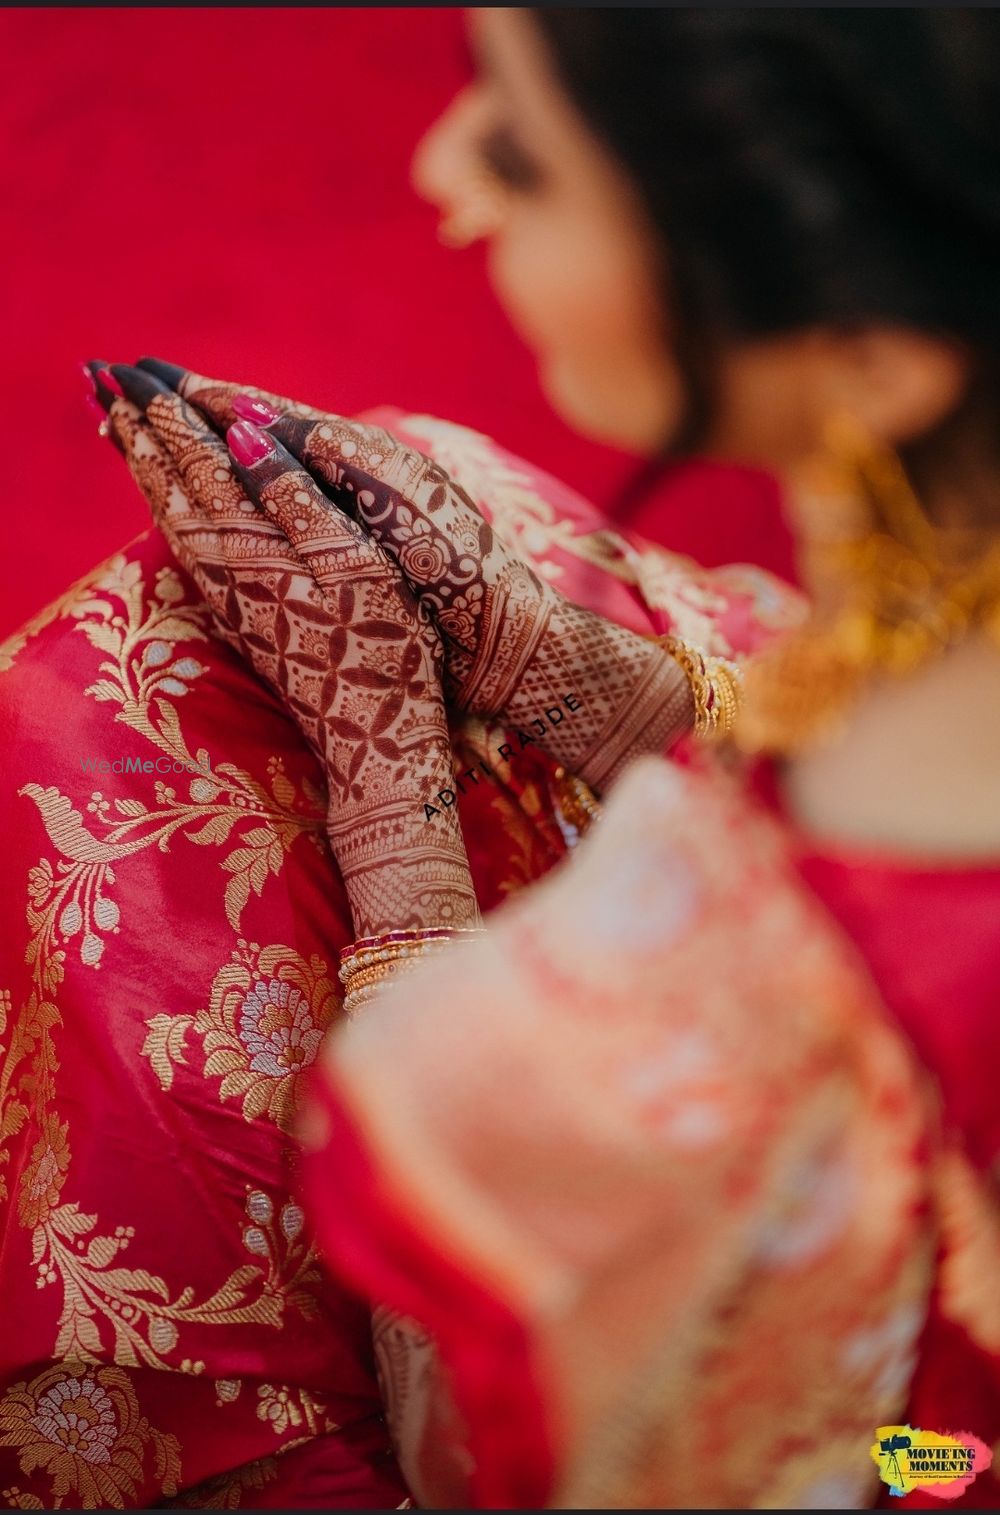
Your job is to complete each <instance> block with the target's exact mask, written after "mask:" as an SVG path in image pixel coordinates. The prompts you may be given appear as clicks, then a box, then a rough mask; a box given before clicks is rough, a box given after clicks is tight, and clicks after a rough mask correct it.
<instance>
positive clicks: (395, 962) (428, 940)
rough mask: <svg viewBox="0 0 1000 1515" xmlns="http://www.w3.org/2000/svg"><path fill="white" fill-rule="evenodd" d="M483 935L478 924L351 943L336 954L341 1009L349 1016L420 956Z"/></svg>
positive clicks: (391, 934) (398, 933) (389, 933)
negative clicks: (338, 967)
mask: <svg viewBox="0 0 1000 1515" xmlns="http://www.w3.org/2000/svg"><path fill="white" fill-rule="evenodd" d="M484 934H485V933H484V931H483V928H482V927H481V926H470V927H456V926H436V927H428V928H425V929H424V930H413V931H386V932H383V933H382V934H381V935H379V936H366V937H361V938H360V939H359V940H358V941H356V942H352V943H351V944H350V946H348V947H345V948H344V949H343V951H342V952H341V954H340V970H339V977H340V981H341V983H342V984H343V986H344V1010H345V1012H346V1013H347V1014H348V1015H350V1014H352V1013H353V1012H354V1011H355V1010H358V1009H360V1007H361V1006H362V1005H366V1004H368V1003H369V1001H370V1000H371V998H372V996H373V995H374V993H375V991H376V990H377V989H378V988H379V987H380V985H382V984H383V983H385V982H386V981H387V980H391V979H393V978H395V977H398V976H400V975H402V974H405V973H407V972H409V971H410V970H411V969H412V968H414V967H415V966H416V964H417V963H418V962H419V961H420V959H421V958H423V957H428V956H430V955H432V954H436V953H437V952H439V951H440V950H441V948H443V947H444V946H446V945H447V944H448V943H449V942H453V941H456V940H459V941H469V940H474V939H476V938H477V937H480V936H483V935H484Z"/></svg>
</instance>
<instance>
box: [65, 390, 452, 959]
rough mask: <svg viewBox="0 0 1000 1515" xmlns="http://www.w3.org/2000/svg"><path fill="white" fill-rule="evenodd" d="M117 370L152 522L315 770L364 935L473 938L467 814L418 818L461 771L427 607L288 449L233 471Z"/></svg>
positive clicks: (202, 425) (155, 397)
mask: <svg viewBox="0 0 1000 1515" xmlns="http://www.w3.org/2000/svg"><path fill="white" fill-rule="evenodd" d="M94 366H95V369H96V368H97V365H94ZM115 373H116V375H117V377H118V379H119V382H120V384H121V386H122V388H123V390H124V392H125V393H124V396H123V397H120V398H114V396H112V394H111V393H110V391H109V390H107V389H106V388H105V387H104V386H103V385H101V384H100V382H99V384H98V393H99V395H100V396H101V398H102V399H103V400H104V401H105V403H106V404H107V406H108V409H109V417H110V424H111V426H112V428H113V429H114V432H115V434H116V436H117V439H118V442H119V444H120V445H121V447H122V450H123V451H124V453H125V457H126V459H127V461H128V464H129V467H130V468H131V470H132V473H133V475H134V477H135V479H136V482H137V483H138V485H139V487H140V489H141V490H142V492H143V493H144V494H145V496H146V498H147V500H148V501H149V503H150V505H151V506H152V510H153V515H154V517H155V519H156V521H157V524H158V525H159V526H160V528H161V530H162V531H163V532H164V535H165V536H166V537H167V540H168V541H169V543H170V545H171V547H172V549H173V551H174V553H175V555H176V556H177V558H178V559H179V560H180V562H181V563H182V564H183V565H184V567H185V568H186V569H187V571H188V572H189V573H190V574H191V576H192V578H193V579H194V581H195V582H196V584H197V585H198V587H199V589H200V591H201V593H202V595H203V596H204V598H205V601H206V602H207V604H208V605H209V607H210V609H211V610H212V612H213V614H214V616H215V618H216V619H217V621H218V622H219V624H220V626H221V627H222V628H223V630H224V631H225V633H226V634H227V635H228V637H229V639H230V640H233V641H235V643H236V645H237V646H238V648H239V650H240V651H241V652H242V653H243V654H244V656H245V657H246V658H247V660H248V661H249V662H250V663H251V665H252V666H253V668H254V669H255V671H256V672H257V674H258V675H259V676H260V677H261V678H262V679H263V680H264V682H265V683H266V684H268V685H269V686H270V687H271V688H272V689H273V690H274V691H275V692H276V693H277V694H278V695H279V697H280V698H281V700H282V701H283V702H284V704H285V705H286V706H287V708H288V709H289V711H290V712H291V714H292V715H293V716H294V718H295V719H296V721H297V722H298V724H299V725H300V726H301V728H302V730H303V732H304V734H305V736H306V737H307V739H308V741H309V742H310V744H311V745H312V747H313V748H314V750H315V751H316V753H317V754H318V756H319V758H320V761H321V762H322V764H323V767H324V771H325V773H326V777H327V783H328V787H329V798H330V804H329V815H328V826H327V829H328V834H329V838H330V844H331V848H332V851H333V854H334V856H335V858H336V861H337V863H338V865H339V867H340V870H341V873H342V876H343V879H344V884H345V887H346V889H347V892H348V897H349V899H350V904H351V910H352V915H353V920H354V927H355V930H356V932H357V933H358V934H359V935H365V934H368V933H374V932H379V931H385V930H390V929H393V928H402V927H418V928H419V927H425V926H440V925H455V926H468V925H472V924H475V923H476V921H477V919H478V911H477V906H476V899H475V893H474V890H473V886H472V880H471V876H470V874H469V868H468V860H467V858H466V854H465V848H464V844H463V841H462V835H461V829H460V826H459V823H458V820H457V817H455V816H449V817H447V824H446V825H443V826H433V827H429V826H427V825H426V822H425V819H424V809H423V806H424V802H425V800H426V797H427V795H428V793H431V794H433V793H436V792H437V791H438V790H439V789H441V788H443V787H445V786H446V785H447V784H448V783H449V782H450V781H451V779H452V775H453V760H452V750H451V743H450V739H449V734H448V727H447V721H446V716H445V708H444V697H443V693H442V690H441V682H440V680H441V666H442V648H441V641H440V637H439V635H438V633H437V631H436V629H435V627H434V625H433V622H432V620H431V618H430V615H429V613H428V610H427V609H426V608H425V607H424V606H423V605H421V603H420V602H419V600H418V599H417V598H416V597H415V596H414V594H413V593H412V591H411V590H410V588H409V586H408V585H407V583H406V581H405V579H404V578H403V577H402V576H401V574H400V572H399V569H398V567H397V565H396V564H395V563H394V562H393V561H392V559H391V558H389V557H388V556H387V555H386V554H385V553H384V552H383V550H382V549H381V547H379V545H378V544H377V543H376V542H375V541H374V540H373V539H372V538H371V536H369V534H368V533H367V532H366V531H364V530H363V529H362V528H361V527H360V526H358V525H357V523H356V522H354V521H353V520H351V519H350V518H349V517H348V516H347V515H346V514H344V513H342V512H339V511H333V510H331V509H330V506H329V502H328V501H327V500H326V499H325V498H324V496H323V494H322V492H321V491H320V489H319V488H318V487H317V485H316V484H315V483H314V481H313V479H312V478H311V477H310V476H309V474H308V473H306V472H305V471H304V470H303V468H302V465H301V463H300V462H299V461H298V460H297V459H296V458H293V457H292V456H290V455H289V454H288V453H287V452H286V451H285V450H284V449H283V448H282V447H281V445H280V443H279V442H277V441H276V440H274V439H270V448H269V451H268V453H267V456H266V457H265V458H262V459H261V460H260V461H258V462H256V463H254V464H253V465H252V466H250V467H241V466H239V465H238V464H237V463H236V462H235V460H234V458H233V457H232V455H231V454H230V452H229V450H228V449H227V447H226V445H225V443H224V442H223V441H222V440H221V439H220V437H219V436H218V435H217V434H216V432H215V431H214V430H213V429H212V427H211V426H209V425H208V424H207V423H206V421H205V420H204V418H203V417H202V416H201V415H200V414H198V412H197V411H195V410H193V409H192V408H191V406H189V405H188V404H186V403H185V402H184V400H182V399H181V398H180V396H179V395H178V394H176V393H175V392H174V391H173V390H172V389H170V388H168V387H167V386H166V385H164V384H163V383H161V382H160V381H158V380H157V379H155V378H153V377H152V376H150V375H149V374H147V373H140V372H138V371H137V370H134V369H129V368H127V367H116V369H115ZM96 376H97V377H98V380H99V374H97V375H96ZM291 534H294V536H295V538H296V542H297V547H296V549H295V550H293V549H292V548H291V547H290V545H289V540H288V538H289V536H290V535H291Z"/></svg>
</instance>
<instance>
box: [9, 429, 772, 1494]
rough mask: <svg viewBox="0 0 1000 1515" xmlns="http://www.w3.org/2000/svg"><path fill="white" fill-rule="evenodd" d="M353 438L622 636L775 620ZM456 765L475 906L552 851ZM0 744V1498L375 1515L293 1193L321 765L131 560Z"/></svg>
mask: <svg viewBox="0 0 1000 1515" xmlns="http://www.w3.org/2000/svg"><path fill="white" fill-rule="evenodd" d="M367 419H370V420H372V421H374V422H376V423H377V424H381V425H385V426H389V427H391V428H392V429H394V430H396V431H398V432H400V433H401V434H402V435H403V436H404V437H405V439H406V440H407V441H410V442H412V443H414V444H415V445H417V446H418V447H421V448H423V450H425V451H427V452H429V453H432V454H433V455H434V456H436V457H437V458H438V459H439V461H441V462H442V463H443V464H444V466H445V467H447V468H448V469H449V470H450V471H451V472H452V473H454V474H455V475H456V476H457V477H458V478H459V479H460V480H461V481H462V482H463V483H464V484H465V485H466V487H467V488H468V489H469V490H470V492H471V493H472V494H473V496H474V498H476V499H477V500H478V501H480V502H482V503H483V504H484V505H486V507H487V508H488V509H489V511H490V514H491V515H492V517H493V518H494V520H495V521H496V523H497V525H498V526H499V527H500V529H501V530H502V532H503V533H504V534H505V536H506V537H507V538H508V540H509V541H510V543H511V545H512V546H514V547H515V548H516V550H518V551H520V552H521V553H522V554H523V555H524V556H526V557H529V558H530V559H531V561H532V562H534V563H536V564H537V565H538V566H539V567H540V569H541V571H542V572H544V573H546V574H547V575H548V576H550V577H551V578H552V580H553V582H554V583H556V584H557V585H558V586H559V587H560V588H561V589H563V590H564V591H565V592H566V593H568V594H569V595H570V596H571V597H572V598H575V599H577V600H580V601H581V602H583V603H585V604H588V605H590V606H592V607H593V608H594V609H597V610H600V611H602V612H603V613H605V614H607V615H608V616H611V617H614V618H616V619H618V620H620V621H622V622H625V623H627V624H629V625H631V626H634V627H635V628H636V629H638V630H647V629H648V630H654V631H659V630H667V629H669V628H671V627H677V628H678V629H679V630H681V631H682V633H683V634H685V635H687V636H689V637H690V638H692V639H693V640H696V641H699V642H702V643H704V644H706V645H711V647H712V648H713V650H717V651H719V652H725V651H727V650H749V649H750V648H752V647H753V646H755V645H757V644H758V642H760V641H761V640H762V639H763V638H765V637H766V636H767V635H769V634H770V633H771V632H772V631H773V630H774V629H775V628H777V627H779V626H781V625H783V624H785V622H786V621H787V620H789V619H790V618H794V615H795V613H796V611H795V606H794V602H793V600H792V599H790V598H789V597H788V596H787V595H786V594H785V593H784V592H783V591H782V590H781V588H780V586H778V585H777V584H776V582H775V581H773V580H770V579H768V577H767V576H766V575H764V574H760V573H758V572H756V571H755V570H753V569H744V568H735V569H732V570H727V571H719V572H712V573H704V574H698V573H697V572H696V571H695V570H694V568H693V565H691V564H689V563H686V562H684V561H682V560H679V559H677V558H674V557H672V556H671V555H669V554H667V553H664V552H661V551H659V550H657V549H653V548H648V547H646V546H644V545H643V544H641V543H638V542H635V541H633V540H632V539H630V538H628V537H626V536H621V535H618V534H616V533H612V532H609V531H607V530H606V529H605V527H604V524H603V523H602V522H601V521H600V520H599V519H598V518H597V516H596V514H595V512H594V511H593V510H592V508H591V507H589V506H587V505H586V504H585V503H584V502H582V501H581V500H579V498H578V497H577V496H575V495H573V494H572V492H571V491H569V490H567V489H565V488H564V487H563V486H561V485H559V484H558V483H557V482H556V481H554V480H552V479H550V478H547V477H546V476H544V475H542V474H540V473H539V472H538V471H537V470H535V469H533V468H531V467H530V466H528V465H527V464H524V463H522V462H521V461H520V460H518V459H516V458H513V457H511V456H510V455H509V454H506V453H503V452H501V451H500V450H499V449H497V448H495V447H494V446H493V445H492V444H491V443H489V442H488V441H486V439H484V438H482V437H479V436H478V435H476V434H474V433H471V432H468V431H465V430H463V429H462V428H459V427H453V426H449V425H447V424H445V423H443V422H438V421H435V420H433V419H432V418H430V417H416V416H410V417H404V416H402V415H401V414H400V413H398V412H393V411H388V410H381V411H378V412H374V413H372V414H371V415H370V416H369V417H367ZM562 693H564V694H572V691H571V690H567V691H563V692H562ZM540 714H542V713H540ZM566 718H568V717H566ZM543 719H544V716H543ZM454 735H455V751H456V768H457V769H458V771H459V772H460V773H461V772H463V771H466V770H468V769H470V768H474V767H475V765H476V764H478V763H479V762H484V763H485V764H486V766H487V767H488V768H490V769H491V770H492V777H490V778H487V777H485V776H484V777H483V779H482V781H481V782H478V783H475V784H474V783H472V782H471V781H468V780H466V781H465V783H464V784H463V786H462V788H463V792H462V793H461V794H460V795H459V797H458V803H459V805H460V807H461V814H462V820H463V827H464V831H465V835H466V838H467V844H468V849H469V853H470V860H471V864H472V869H473V874H474V878H475V883H476V887H477V892H478V895H479V899H480V902H481V904H482V906H483V908H484V909H486V910H489V909H491V908H492V907H493V906H495V905H497V904H498V903H500V902H501V901H502V900H503V899H505V898H506V897H507V896H508V895H510V894H512V893H514V892H515V891H517V890H518V889H519V888H520V887H521V886H522V885H524V884H525V883H527V882H529V881H531V880H533V879H536V878H538V877H540V876H541V875H542V874H544V873H545V872H546V871H547V870H548V869H549V868H550V867H551V866H552V864H553V863H554V862H556V861H558V860H559V859H560V858H561V857H562V855H563V854H564V852H565V850H566V836H567V828H566V826H565V824H564V823H563V822H562V820H561V817H560V814H559V812H558V811H557V808H556V806H555V804H554V801H553V796H552V784H551V777H552V767H551V764H550V763H549V762H548V761H547V760H546V759H544V758H543V757H542V756H541V755H540V753H539V750H538V748H537V746H536V745H533V744H532V743H531V740H530V733H524V737H525V740H524V741H523V743H522V742H521V741H519V740H517V739H516V738H515V740H514V745H513V747H512V748H511V749H510V750H511V751H512V753H513V756H512V757H511V758H509V759H508V758H505V757H503V756H501V755H500V754H499V753H498V746H499V744H500V743H501V742H503V740H504V736H505V734H504V732H502V731H500V730H496V731H493V730H487V729H486V728H484V727H483V726H482V725H480V724H478V723H468V724H467V725H463V726H462V727H461V728H458V729H456V731H455V734H454ZM508 735H509V734H508ZM0 740H2V743H3V751H4V765H3V784H2V786H0V830H2V835H3V837H4V870H3V875H2V883H0V889H2V892H3V905H4V922H5V929H4V932H3V936H2V938H0V1301H2V1307H0V1308H2V1326H0V1502H2V1503H3V1504H5V1505H9V1506H11V1507H14V1508H55V1507H65V1508H90V1509H93V1508H127V1507H137V1506H138V1507H144V1506H146V1507H148V1506H150V1505H170V1504H173V1505H180V1506H184V1507H191V1508H226V1509H236V1508H240V1507H248V1508H266V1507H273V1508H281V1507H289V1506H292V1507H299V1508H305V1507H315V1508H365V1507H370V1508H394V1507H396V1506H399V1505H400V1504H401V1503H402V1502H403V1501H405V1500H406V1499H407V1497H408V1491H407V1489H406V1487H405V1486H404V1483H403V1480H402V1478H401V1476H400V1473H399V1471H398V1469H397V1466H396V1463H395V1460H394V1457H393V1455H392V1452H391V1449H390V1445H389V1439H388V1436H387V1432H386V1426H385V1421H384V1418H383V1415H382V1412H381V1399H380V1395H379V1391H378V1386H377V1383H376V1378H375V1370H374V1365H373V1353H372V1347H371V1327H370V1319H369V1314H370V1312H369V1307H368V1304H367V1302H366V1301H365V1299H364V1298H363V1297H362V1295H361V1294H360V1293H351V1292H350V1291H349V1290H348V1289H346V1288H345V1287H344V1286H343V1285H341V1284H340V1283H337V1282H334V1281H333V1279H332V1278H331V1277H330V1275H329V1274H327V1273H326V1272H324V1271H323V1270H322V1268H321V1266H320V1264H319V1263H318V1261H317V1257H316V1252H315V1247H314V1244H313V1240H312V1236H311V1229H310V1225H309V1222H308V1220H307V1218H306V1216H305V1215H304V1213H303V1209H302V1205H301V1202H300V1197H299V1193H298V1171H297V1170H298V1156H297V1143H296V1139H295V1137H294V1134H293V1127H294V1119H295V1108H296V1103H297V1100H298V1094H299V1086H300V1083H301V1079H302V1076H303V1074H307V1073H308V1071H309V1069H310V1067H311V1065H312V1064H313V1063H314V1062H315V1059H316V1056H317V1053H318V1050H319V1047H320V1043H321V1041H322V1039H323V1036H324V1033H325V1032H326V1030H327V1029H328V1028H329V1027H331V1026H333V1025H334V1024H335V1023H336V1022H337V1021H338V1020H339V1019H340V1017H341V996H340V992H339V984H338V981H337V975H336V966H337V957H338V953H339V950H340V948H341V947H342V946H344V945H345V944H346V943H347V942H348V941H349V940H350V939H351V936H352V932H351V927H350V920H349V915H348V912H347V908H346V899H345V895H344V891H343V888H342V885H341V881H340V879H339V876H338V875H337V872H336V870H335V868H334V865H333V863H332V860H331V858H330V855H329V852H328V850H327V846H326V841H325V836H324V832H323V821H324V813H325V796H324V793H323V786H322V776H321V773H320V771H319V768H318V766H317V764H316V761H315V759H314V758H313V757H312V755H311V753H310V752H309V750H308V749H307V747H306V746H305V743H304V741H303V739H302V737H301V735H300V733H299V730H298V728H297V727H296V726H295V725H294V724H293V722H292V721H291V719H290V718H289V716H288V715H287V714H286V712H285V711H284V709H283V708H282V707H281V705H280V704H279V702H278V701H277V700H276V699H275V698H274V697H273V696H272V695H271V694H270V693H269V692H268V691H267V690H265V689H264V688H263V686H262V685H260V684H259V683H258V682H257V680H256V679H255V678H254V676H253V675H252V673H251V672H250V671H249V669H248V668H247V667H246V666H245V665H244V664H243V663H242V662H241V661H240V660H239V659H238V657H237V656H236V655H235V653H234V652H233V651H231V649H230V648H229V646H228V645H226V643H225V642H224V641H223V640H222V639H220V638H219V637H218V636H216V635H215V634H214V633H213V629H212V625H211V623H210V620H209V617H208V614H207V611H206V609H205V607H204V606H203V605H201V604H200V603H199V600H198V597H197V595H196V593H195V591H194V588H193V586H192V585H191V583H190V581H189V580H188V579H187V578H186V577H185V576H184V575H183V573H182V572H181V571H180V570H179V568H178V567H177V565H176V564H175V563H174V561H173V560H172V558H171V557H170V555H169V553H168V552H167V549H166V547H165V544H164V542H163V540H162V538H161V537H160V536H159V535H158V534H157V533H155V532H152V531H151V532H148V533H146V534H145V535H144V536H142V537H141V538H139V539H138V540H137V541H136V542H134V543H133V544H132V545H131V546H129V547H128V548H126V549H125V550H124V551H123V552H121V553H119V554H116V555H115V556H114V557H113V558H112V559H111V560H110V561H108V562H107V563H105V564H103V565H102V566H101V567H100V568H98V569H97V570H95V571H94V572H93V573H92V574H90V575H88V576H87V578H86V579H85V580H84V581H83V582H81V584H79V585H77V586H76V587H75V588H74V589H73V590H71V591H70V592H69V593H68V594H67V595H66V596H65V597H64V598H63V599H62V600H61V601H59V602H58V603H57V604H55V605H53V606H52V607H51V608H50V609H49V610H48V611H47V612H45V613H44V614H42V615H40V616H38V617H36V618H35V620H34V621H33V622H31V623H30V624H29V625H28V626H26V627H25V628H24V629H23V630H22V631H21V632H20V633H19V634H18V635H16V636H15V637H13V638H12V639H11V640H10V641H8V642H7V643H6V644H5V645H4V646H3V648H2V649H0ZM457 787H458V786H457V785H456V789H457ZM428 798H429V799H430V800H434V799H435V798H436V797H434V796H428ZM429 824H433V822H432V821H430V822H429ZM338 1203H339V1201H338ZM512 1329H514V1330H515V1331H516V1327H514V1326H512ZM526 1392H528V1391H526Z"/></svg>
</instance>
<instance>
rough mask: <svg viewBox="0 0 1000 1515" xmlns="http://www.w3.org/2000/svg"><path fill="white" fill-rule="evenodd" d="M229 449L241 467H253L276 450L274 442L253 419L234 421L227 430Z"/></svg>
mask: <svg viewBox="0 0 1000 1515" xmlns="http://www.w3.org/2000/svg"><path fill="white" fill-rule="evenodd" d="M226 441H227V442H228V443H229V451H230V452H231V453H232V455H233V457H234V458H235V459H236V461H237V463H238V464H239V465H240V467H241V468H252V467H253V466H254V464H255V463H260V462H261V461H262V460H263V459H264V458H266V457H268V456H270V454H271V453H272V452H274V443H273V442H272V440H271V438H270V437H269V436H267V434H266V433H265V432H263V431H261V429H260V427H259V426H255V425H254V423H253V422H252V421H234V422H233V424H232V426H230V428H229V430H228V431H227V432H226Z"/></svg>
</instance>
